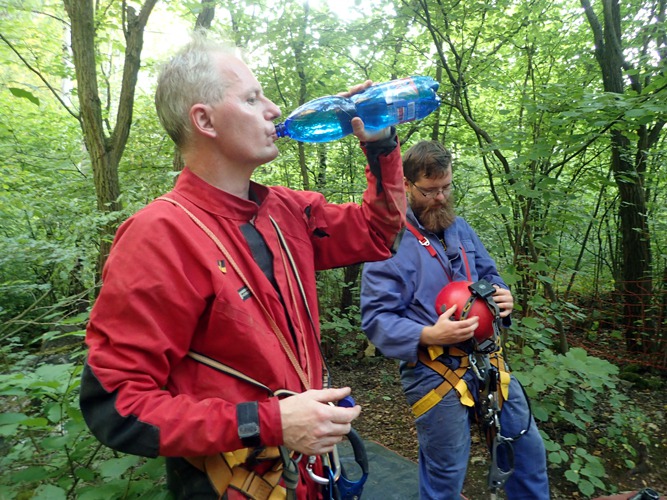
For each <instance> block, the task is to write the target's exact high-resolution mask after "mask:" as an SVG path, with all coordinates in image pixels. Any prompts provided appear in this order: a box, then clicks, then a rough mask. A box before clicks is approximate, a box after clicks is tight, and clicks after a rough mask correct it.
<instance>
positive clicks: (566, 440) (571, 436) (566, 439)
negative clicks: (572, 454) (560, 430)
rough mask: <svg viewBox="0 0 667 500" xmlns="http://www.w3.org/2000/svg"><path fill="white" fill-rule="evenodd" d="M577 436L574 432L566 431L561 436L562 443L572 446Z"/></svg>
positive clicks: (575, 442)
mask: <svg viewBox="0 0 667 500" xmlns="http://www.w3.org/2000/svg"><path fill="white" fill-rule="evenodd" d="M577 441H578V438H577V435H576V434H572V433H571V432H570V433H567V434H565V436H563V444H564V445H566V446H574V445H576V444H577Z"/></svg>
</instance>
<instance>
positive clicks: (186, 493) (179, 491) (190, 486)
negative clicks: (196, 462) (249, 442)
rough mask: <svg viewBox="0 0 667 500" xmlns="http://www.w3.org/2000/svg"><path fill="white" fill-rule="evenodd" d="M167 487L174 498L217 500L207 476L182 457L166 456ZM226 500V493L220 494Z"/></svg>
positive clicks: (183, 499) (181, 499) (179, 499)
mask: <svg viewBox="0 0 667 500" xmlns="http://www.w3.org/2000/svg"><path fill="white" fill-rule="evenodd" d="M166 462H167V488H169V491H170V492H171V493H172V495H174V498H175V499H176V500H209V499H210V500H217V499H218V494H217V493H216V492H215V490H214V489H213V486H211V482H210V481H209V480H208V476H207V475H206V474H204V473H203V472H202V471H200V470H199V469H197V468H196V467H194V466H193V465H191V464H190V463H189V462H188V461H187V460H185V459H183V458H172V457H168V458H167V460H166ZM222 499H223V500H227V494H226V493H225V494H224V495H223V496H222Z"/></svg>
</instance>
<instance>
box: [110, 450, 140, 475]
mask: <svg viewBox="0 0 667 500" xmlns="http://www.w3.org/2000/svg"><path fill="white" fill-rule="evenodd" d="M139 460H140V458H139V457H136V456H133V455H126V456H124V457H120V458H112V459H111V460H107V461H106V462H104V463H103V464H101V465H100V474H101V475H102V476H103V477H104V478H105V479H106V480H109V479H118V478H120V477H121V476H122V475H123V474H124V473H125V472H126V471H127V469H129V468H130V467H134V466H135V465H137V463H138V462H139Z"/></svg>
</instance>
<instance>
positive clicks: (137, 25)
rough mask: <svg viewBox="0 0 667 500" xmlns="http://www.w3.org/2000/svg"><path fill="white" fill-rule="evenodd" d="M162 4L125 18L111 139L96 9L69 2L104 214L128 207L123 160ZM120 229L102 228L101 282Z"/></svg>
mask: <svg viewBox="0 0 667 500" xmlns="http://www.w3.org/2000/svg"><path fill="white" fill-rule="evenodd" d="M156 2H157V0H147V1H146V2H145V3H144V5H143V6H142V8H141V11H140V13H139V14H138V15H137V13H136V12H135V10H134V9H133V8H132V7H129V6H127V7H126V9H125V11H124V13H123V30H124V35H125V42H126V43H125V61H124V66H123V78H122V86H121V91H120V98H119V101H118V113H117V116H116V123H115V126H114V129H113V131H112V133H111V135H110V136H108V137H107V136H106V135H105V131H104V127H103V118H102V116H103V110H102V103H101V100H100V97H99V88H98V83H97V64H96V61H95V57H96V54H97V53H98V50H97V46H96V40H95V29H96V27H95V8H94V4H93V1H92V0H64V4H65V9H66V10H67V15H68V16H69V19H70V26H71V40H72V55H73V58H74V67H75V70H76V81H77V92H78V96H79V107H80V111H79V123H80V125H81V130H82V131H83V138H84V143H85V145H86V149H87V150H88V154H89V155H90V161H91V166H92V169H93V181H94V183H95V193H96V197H97V208H98V210H99V211H100V212H102V213H103V214H111V213H113V212H117V211H119V210H120V209H121V208H122V205H121V203H120V199H119V198H120V183H119V180H118V164H119V163H120V159H121V157H122V156H123V152H124V150H125V145H126V144H127V139H128V137H129V134H130V127H131V124H132V110H133V106H134V92H135V87H136V84H137V75H138V72H139V67H140V65H141V50H142V48H143V35H144V28H145V27H146V23H147V21H148V17H149V15H150V13H151V11H152V9H153V7H154V6H155V4H156ZM117 227H118V220H116V219H115V218H112V217H110V218H108V222H107V223H105V225H104V226H103V227H102V228H101V229H100V251H99V260H98V269H97V273H98V277H99V276H101V273H102V268H103V267H104V263H105V262H106V258H107V256H108V254H109V249H110V248H111V242H112V239H113V234H114V233H115V231H116V229H117Z"/></svg>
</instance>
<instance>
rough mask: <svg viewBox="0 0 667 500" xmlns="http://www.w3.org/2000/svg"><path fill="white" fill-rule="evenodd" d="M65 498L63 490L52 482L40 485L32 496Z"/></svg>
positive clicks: (40, 499)
mask: <svg viewBox="0 0 667 500" xmlns="http://www.w3.org/2000/svg"><path fill="white" fill-rule="evenodd" d="M66 498H67V494H66V492H65V490H63V489H62V488H58V487H57V486H54V485H52V484H42V485H40V486H39V487H38V488H37V489H36V490H35V493H34V494H33V496H32V499H33V500H61V499H62V500H65V499H66Z"/></svg>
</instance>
